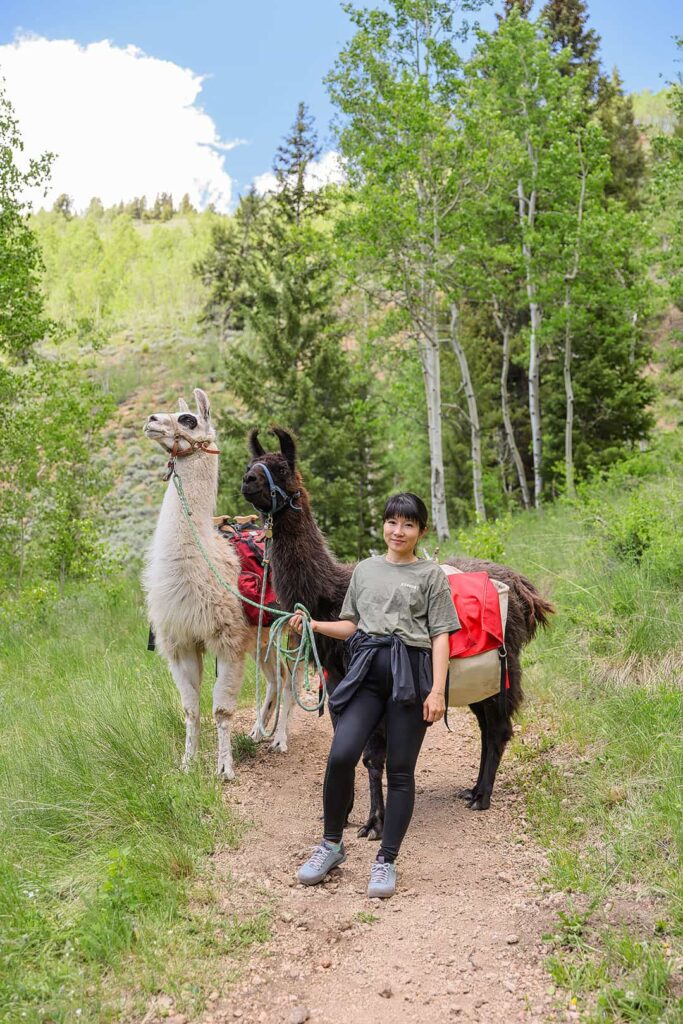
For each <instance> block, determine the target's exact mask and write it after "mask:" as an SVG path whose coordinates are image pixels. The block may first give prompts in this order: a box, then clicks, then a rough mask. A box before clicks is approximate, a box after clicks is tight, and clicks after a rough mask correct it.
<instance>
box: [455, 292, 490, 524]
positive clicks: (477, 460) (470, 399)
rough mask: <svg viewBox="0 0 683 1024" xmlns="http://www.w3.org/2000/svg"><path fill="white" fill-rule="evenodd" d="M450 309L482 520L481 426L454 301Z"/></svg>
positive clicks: (477, 508) (474, 487) (476, 501)
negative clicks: (459, 332) (465, 400)
mask: <svg viewBox="0 0 683 1024" xmlns="http://www.w3.org/2000/svg"><path fill="white" fill-rule="evenodd" d="M450 311H451V329H450V341H451V348H452V349H453V351H454V352H455V355H456V358H457V360H458V365H459V366H460V375H461V377H462V383H463V387H464V389H465V396H466V398H467V414H468V418H469V421H470V450H471V456H472V491H473V493H474V510H475V512H476V515H477V519H479V520H480V521H482V522H483V521H484V520H485V519H486V506H485V504H484V486H483V482H482V471H481V427H480V425H479V410H478V408H477V396H476V395H475V393H474V385H473V384H472V375H471V374H470V368H469V364H468V362H467V355H466V354H465V350H464V348H463V347H462V345H461V344H460V336H459V334H458V307H457V305H456V303H454V302H452V303H451V310H450Z"/></svg>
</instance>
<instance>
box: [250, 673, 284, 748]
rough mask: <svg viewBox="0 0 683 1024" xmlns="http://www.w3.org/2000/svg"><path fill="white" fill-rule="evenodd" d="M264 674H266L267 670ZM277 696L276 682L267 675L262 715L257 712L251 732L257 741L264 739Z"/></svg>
mask: <svg viewBox="0 0 683 1024" xmlns="http://www.w3.org/2000/svg"><path fill="white" fill-rule="evenodd" d="M263 674H264V675H266V673H265V672H264V673H263ZM276 696H277V691H276V686H275V683H274V682H273V681H272V680H271V679H270V678H269V676H267V682H266V696H265V699H264V701H263V704H262V705H261V708H260V715H258V714H257V716H256V721H255V722H254V726H253V728H252V730H251V732H250V733H249V735H250V737H251V738H252V740H254V741H255V742H256V743H258V742H259V740H262V739H263V729H266V728H267V727H268V723H269V722H270V719H271V716H272V714H273V711H274V709H275V699H276Z"/></svg>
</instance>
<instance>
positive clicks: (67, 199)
mask: <svg viewBox="0 0 683 1024" xmlns="http://www.w3.org/2000/svg"><path fill="white" fill-rule="evenodd" d="M52 212H53V213H57V214H59V216H60V217H63V218H64V220H71V218H72V217H73V209H72V205H71V196H68V195H67V194H66V192H62V194H61V196H57V198H56V199H55V201H54V203H53V206H52Z"/></svg>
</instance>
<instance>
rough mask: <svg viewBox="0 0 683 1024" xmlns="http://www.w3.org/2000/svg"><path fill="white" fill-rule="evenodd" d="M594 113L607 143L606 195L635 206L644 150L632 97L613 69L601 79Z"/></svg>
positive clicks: (637, 199)
mask: <svg viewBox="0 0 683 1024" xmlns="http://www.w3.org/2000/svg"><path fill="white" fill-rule="evenodd" d="M597 114H598V120H599V121H600V125H601V127H602V130H603V132H604V133H605V136H606V138H607V141H608V144H609V152H610V167H611V171H612V177H611V181H610V182H609V183H608V185H607V194H608V195H610V196H615V197H616V198H619V199H622V200H623V201H624V202H625V203H626V205H627V206H628V207H629V209H631V210H633V209H637V208H638V206H639V205H640V190H641V186H642V183H643V179H644V177H645V153H644V152H643V147H642V144H641V141H640V131H639V130H638V126H637V124H636V121H635V117H634V113H633V99H632V98H631V97H630V96H625V95H624V89H623V85H622V81H621V77H620V75H619V72H618V71H617V69H616V68H614V69H613V71H612V75H611V78H607V77H605V76H602V77H601V78H600V83H599V86H598V108H597Z"/></svg>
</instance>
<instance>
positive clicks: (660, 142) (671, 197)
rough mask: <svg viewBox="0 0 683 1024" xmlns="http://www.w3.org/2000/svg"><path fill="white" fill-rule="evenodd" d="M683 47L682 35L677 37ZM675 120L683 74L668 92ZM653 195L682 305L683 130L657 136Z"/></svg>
mask: <svg viewBox="0 0 683 1024" xmlns="http://www.w3.org/2000/svg"><path fill="white" fill-rule="evenodd" d="M678 47H679V49H680V50H681V51H683V39H679V40H678ZM668 99H669V104H670V108H671V110H672V114H673V118H674V124H675V125H678V124H683V77H682V76H680V75H679V78H678V81H676V82H675V83H673V84H672V85H671V87H670V90H669V94H668ZM653 151H654V174H653V191H654V198H655V200H656V201H657V203H658V205H659V209H660V211H661V217H660V225H661V231H662V235H663V237H662V239H661V241H662V246H661V269H662V271H663V273H664V274H665V276H666V279H667V283H668V286H669V290H670V295H671V300H672V301H673V302H674V303H676V304H677V305H678V306H679V308H681V307H683V240H682V239H683V132H679V131H674V132H673V134H671V135H660V136H658V137H657V138H656V139H655V140H654V145H653Z"/></svg>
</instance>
